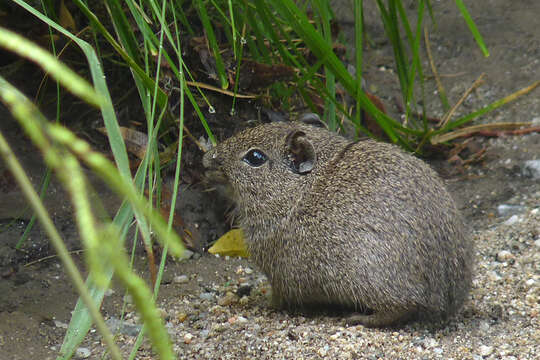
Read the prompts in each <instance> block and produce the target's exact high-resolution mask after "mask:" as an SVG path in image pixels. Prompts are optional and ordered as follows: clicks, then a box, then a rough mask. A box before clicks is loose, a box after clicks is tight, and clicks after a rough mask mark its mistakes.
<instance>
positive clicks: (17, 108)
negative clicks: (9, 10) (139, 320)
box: [0, 33, 121, 360]
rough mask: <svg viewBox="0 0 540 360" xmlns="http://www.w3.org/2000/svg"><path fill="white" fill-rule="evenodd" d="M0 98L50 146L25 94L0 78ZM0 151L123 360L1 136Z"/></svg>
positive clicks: (91, 313) (87, 305) (84, 300)
mask: <svg viewBox="0 0 540 360" xmlns="http://www.w3.org/2000/svg"><path fill="white" fill-rule="evenodd" d="M2 35H3V34H1V33H0V38H1V37H2ZM0 97H1V98H2V101H3V102H4V103H6V105H7V106H8V107H9V108H10V110H11V111H12V113H13V114H14V116H15V117H16V118H17V119H18V120H19V122H20V123H21V124H25V125H26V128H27V131H29V133H28V134H29V135H33V136H34V138H37V141H36V143H41V144H42V145H43V146H47V145H48V144H47V140H46V139H45V138H44V134H43V133H42V131H41V129H40V128H39V126H37V123H38V122H43V121H44V120H43V116H42V115H41V113H40V112H39V111H38V110H37V109H36V108H35V107H34V106H33V104H32V103H31V102H30V101H29V100H28V99H26V97H24V95H22V94H21V93H20V92H18V91H17V90H16V89H15V88H14V87H12V86H11V85H10V84H9V83H7V82H6V81H5V80H4V79H3V78H1V77H0ZM0 148H1V151H0V152H1V153H2V155H3V157H4V158H5V160H6V161H7V163H8V165H9V166H10V168H11V171H12V173H13V175H14V176H15V178H16V179H17V182H18V183H19V185H20V186H21V189H22V190H23V193H24V194H25V196H26V197H27V199H28V201H29V203H30V204H31V205H32V207H33V208H34V211H35V213H36V215H37V217H38V218H39V220H40V222H41V224H42V226H43V227H44V229H45V231H46V232H47V234H48V236H49V238H50V239H51V242H52V244H53V246H54V247H55V250H56V252H57V253H58V256H59V257H60V259H61V261H62V263H63V264H64V266H65V268H66V272H67V273H68V275H69V276H70V278H71V280H72V282H73V284H74V286H75V288H76V290H77V292H78V293H79V294H80V296H81V299H80V302H81V303H84V306H85V310H86V316H87V317H88V321H89V322H91V321H92V319H93V321H94V322H95V324H96V326H97V328H98V329H99V331H100V333H101V334H102V336H103V338H104V340H105V342H106V344H107V346H108V347H109V350H110V351H111V355H112V356H113V358H114V359H118V360H119V359H121V355H120V351H119V350H118V348H117V346H116V345H115V343H114V340H113V337H112V334H111V333H110V331H109V329H108V328H107V326H106V325H105V322H104V320H103V318H102V316H101V314H100V313H99V307H98V306H97V305H96V304H97V303H98V302H96V301H95V298H94V297H93V294H92V292H91V291H89V290H88V289H87V288H86V287H85V285H84V281H83V279H82V276H81V274H80V273H79V271H78V269H77V266H76V265H75V263H74V262H73V260H72V259H71V257H70V255H69V253H68V250H67V248H66V246H65V244H64V242H63V241H62V238H61V237H60V234H59V233H58V231H57V230H56V228H55V227H54V224H53V222H52V220H51V219H50V217H49V215H48V213H47V210H46V209H45V207H44V206H43V203H42V202H41V200H40V199H39V197H38V195H37V194H36V192H35V191H34V189H33V186H32V184H31V183H30V180H29V179H28V177H27V176H26V174H25V173H24V170H23V169H22V167H21V166H20V164H18V162H17V161H16V158H15V156H14V155H13V154H12V153H11V151H10V149H9V146H7V143H6V142H5V140H4V138H3V136H2V135H1V134H0ZM73 352H74V350H73ZM70 356H71V355H70Z"/></svg>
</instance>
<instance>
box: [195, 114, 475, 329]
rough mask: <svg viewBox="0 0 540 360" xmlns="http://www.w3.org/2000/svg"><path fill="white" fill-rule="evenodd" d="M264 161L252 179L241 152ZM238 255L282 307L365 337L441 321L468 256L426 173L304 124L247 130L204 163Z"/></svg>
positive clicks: (465, 284)
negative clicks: (343, 313) (335, 315)
mask: <svg viewBox="0 0 540 360" xmlns="http://www.w3.org/2000/svg"><path fill="white" fill-rule="evenodd" d="M252 149H257V150H259V151H260V152H263V153H264V154H266V156H267V161H266V162H264V164H262V165H261V166H259V167H253V166H250V165H249V164H248V163H246V162H245V161H243V157H244V155H246V153H248V151H249V150H252ZM203 164H204V165H205V167H206V168H207V169H208V173H209V174H210V175H211V177H213V178H214V179H216V180H220V181H221V182H225V183H228V184H229V186H230V187H231V189H232V193H233V198H234V200H235V201H236V203H237V205H238V208H239V212H240V225H241V227H242V229H243V230H244V233H245V237H246V242H247V246H248V250H249V252H250V254H251V256H252V259H253V261H254V262H255V263H256V264H257V265H258V266H259V267H260V268H261V269H262V271H263V272H264V273H265V274H266V275H267V276H268V278H269V280H270V283H271V284H272V290H273V295H274V301H275V302H276V303H279V304H281V305H282V306H285V307H289V308H290V307H292V308H295V307H311V306H318V307H320V306H323V307H330V308H331V307H337V306H339V307H345V308H349V309H352V310H355V311H359V312H362V311H364V312H365V311H366V310H367V311H369V312H368V314H369V315H366V314H363V315H362V314H358V315H357V316H356V317H354V320H355V321H356V322H360V323H362V324H364V325H366V326H388V325H393V324H397V323H400V322H404V321H407V320H409V319H410V318H415V317H421V318H446V317H447V316H449V315H452V314H453V313H455V312H456V310H457V309H458V308H459V307H460V306H461V305H462V304H463V302H464V300H465V299H466V297H467V294H468V291H469V288H470V284H471V272H472V256H473V244H472V242H471V241H470V239H469V238H468V237H467V232H466V229H465V225H464V223H463V221H462V219H461V216H460V214H459V212H458V210H457V208H456V206H455V204H454V201H453V200H452V198H451V197H450V195H449V194H448V192H447V191H446V189H445V187H444V185H443V183H442V181H441V180H440V179H439V178H438V176H437V175H436V174H435V172H434V171H433V170H432V169H431V168H430V167H429V166H428V165H426V164H425V163H424V162H422V161H421V160H419V159H417V158H415V157H413V156H411V155H409V154H406V153H404V152H403V151H401V150H400V149H399V148H397V147H396V146H394V145H389V144H385V143H378V142H374V141H371V140H366V141H361V142H356V143H353V142H350V141H349V140H347V139H345V138H343V137H341V136H339V135H337V134H335V133H332V132H329V131H328V130H325V129H321V128H315V127H312V126H308V125H305V124H302V123H273V124H267V125H261V126H258V127H256V128H252V129H248V130H245V131H243V132H240V133H239V134H237V135H235V136H233V137H232V138H230V139H227V140H225V141H224V142H222V143H221V144H219V145H218V146H217V147H215V148H214V149H212V150H210V151H209V152H208V153H206V154H205V156H204V159H203Z"/></svg>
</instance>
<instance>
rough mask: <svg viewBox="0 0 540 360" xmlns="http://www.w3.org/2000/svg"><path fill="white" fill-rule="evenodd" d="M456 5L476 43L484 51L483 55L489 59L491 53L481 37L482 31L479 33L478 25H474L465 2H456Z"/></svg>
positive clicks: (460, 0)
mask: <svg viewBox="0 0 540 360" xmlns="http://www.w3.org/2000/svg"><path fill="white" fill-rule="evenodd" d="M456 5H457V7H458V9H459V11H461V16H463V19H464V20H465V22H466V23H467V26H468V27H469V30H470V31H471V33H472V34H473V37H474V40H476V43H477V44H478V46H479V47H480V50H482V53H483V54H484V56H485V57H488V56H489V51H488V49H487V47H486V44H485V43H484V39H483V38H482V35H480V31H478V28H477V27H476V24H475V23H474V21H473V19H472V18H471V15H470V14H469V12H468V11H467V8H466V7H465V4H464V3H463V0H456Z"/></svg>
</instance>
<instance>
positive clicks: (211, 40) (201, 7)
mask: <svg viewBox="0 0 540 360" xmlns="http://www.w3.org/2000/svg"><path fill="white" fill-rule="evenodd" d="M195 3H196V6H197V10H198V11H199V17H200V19H201V22H202V24H203V27H204V32H205V33H206V38H207V39H208V45H209V46H210V49H211V50H212V53H213V54H214V60H215V61H216V70H217V75H218V77H219V82H220V84H221V88H222V89H227V88H228V87H229V80H228V79H227V74H226V72H225V64H224V63H223V58H222V57H221V52H220V49H219V44H218V42H217V39H216V35H215V33H214V27H213V26H212V24H211V23H210V18H209V17H208V13H207V11H206V5H205V4H204V2H203V1H202V0H197V1H196V2H195Z"/></svg>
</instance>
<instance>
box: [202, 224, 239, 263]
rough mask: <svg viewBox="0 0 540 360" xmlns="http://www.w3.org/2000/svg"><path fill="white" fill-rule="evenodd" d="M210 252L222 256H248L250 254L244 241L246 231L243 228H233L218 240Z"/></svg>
mask: <svg viewBox="0 0 540 360" xmlns="http://www.w3.org/2000/svg"><path fill="white" fill-rule="evenodd" d="M208 252H209V253H210V254H219V255H222V256H240V257H243V258H248V257H249V254H248V251H247V248H246V244H245V242H244V233H243V231H242V230H241V229H232V230H230V231H228V232H227V233H225V234H224V235H223V236H222V237H220V238H219V239H218V241H216V243H215V244H214V245H212V247H211V248H210V249H208Z"/></svg>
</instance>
